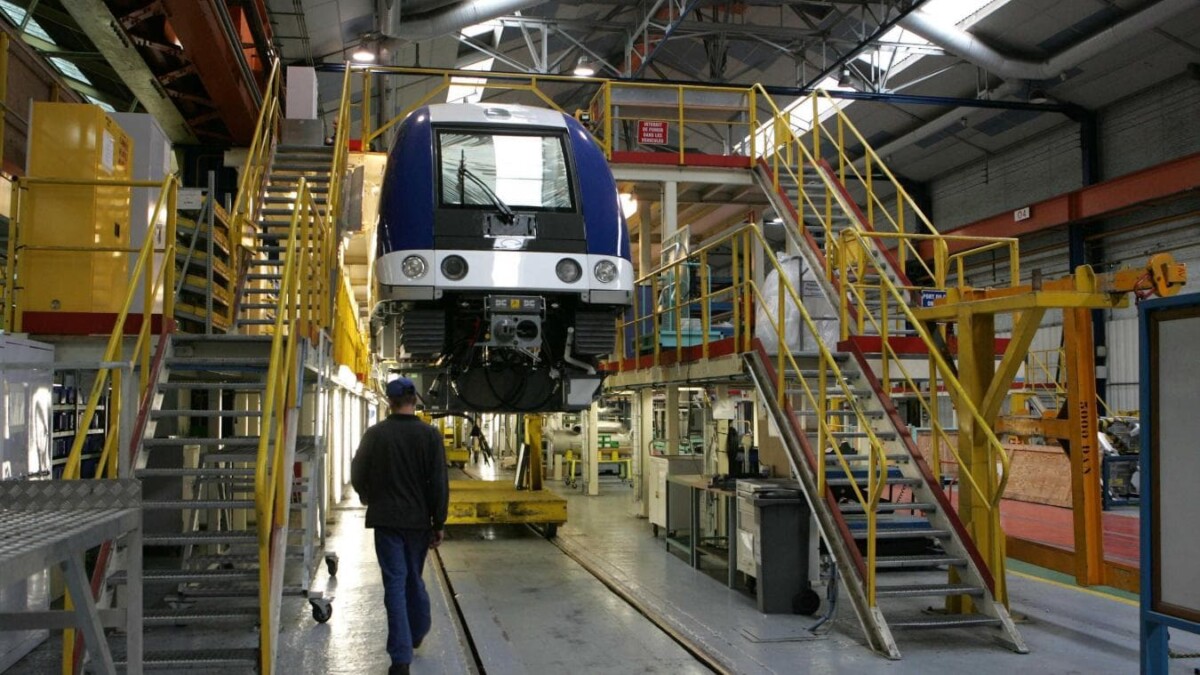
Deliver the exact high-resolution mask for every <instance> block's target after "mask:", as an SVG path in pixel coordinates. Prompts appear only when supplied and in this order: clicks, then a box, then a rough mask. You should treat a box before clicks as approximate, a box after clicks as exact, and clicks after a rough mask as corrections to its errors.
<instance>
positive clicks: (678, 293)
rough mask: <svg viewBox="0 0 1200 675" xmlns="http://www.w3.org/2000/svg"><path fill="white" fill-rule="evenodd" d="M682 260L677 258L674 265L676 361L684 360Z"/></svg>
mask: <svg viewBox="0 0 1200 675" xmlns="http://www.w3.org/2000/svg"><path fill="white" fill-rule="evenodd" d="M682 260H684V259H683V258H680V259H679V260H676V261H675V264H674V265H673V271H674V273H675V278H674V279H673V281H674V285H675V292H674V293H673V295H674V296H675V312H674V314H675V316H673V317H672V318H673V319H674V320H675V363H682V362H683V302H682V301H683V283H682V281H681V280H682V279H683V276H682V275H681V274H680V267H681V266H682V265H681V262H680V261H682Z"/></svg>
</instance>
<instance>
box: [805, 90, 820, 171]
mask: <svg viewBox="0 0 1200 675" xmlns="http://www.w3.org/2000/svg"><path fill="white" fill-rule="evenodd" d="M808 97H809V98H811V99H812V137H813V153H812V154H813V161H814V162H819V161H821V118H820V117H819V116H818V114H817V113H818V111H819V109H820V107H819V106H818V105H817V92H815V91H814V92H812V93H811V94H809V95H808Z"/></svg>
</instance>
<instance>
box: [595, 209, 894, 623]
mask: <svg viewBox="0 0 1200 675" xmlns="http://www.w3.org/2000/svg"><path fill="white" fill-rule="evenodd" d="M726 248H728V249H729V250H730V253H729V254H726V253H725V252H724V249H726ZM727 255H728V258H729V264H730V266H731V268H732V270H733V273H732V280H733V283H732V285H731V286H729V287H728V288H725V289H721V290H719V291H716V292H712V291H711V289H710V288H709V286H708V283H706V282H707V280H708V269H709V264H710V260H714V259H720V260H721V261H722V262H724V261H725V258H726V256H727ZM753 261H757V262H758V263H759V264H761V265H762V266H763V268H764V271H765V272H767V273H770V272H771V271H772V270H774V271H775V273H776V277H777V278H778V279H779V291H780V292H779V293H778V297H777V298H776V299H775V300H773V301H772V302H768V300H767V298H766V297H765V296H764V294H763V292H762V290H761V289H760V288H759V286H758V285H757V284H755V282H754V271H753V266H752V265H753ZM697 265H698V273H699V275H700V277H701V282H700V292H699V293H698V295H697V296H696V297H693V298H688V299H684V298H682V297H681V294H680V293H675V294H674V298H673V301H672V302H671V304H669V305H667V306H659V305H658V304H657V302H655V305H654V306H653V307H642V306H641V304H642V303H641V302H640V300H641V298H640V294H635V303H634V308H633V316H634V317H635V318H634V319H632V320H625V321H622V322H620V323H619V330H618V335H619V336H620V338H619V345H618V352H617V353H618V354H622V355H624V354H626V345H625V343H624V340H625V334H626V331H632V332H633V334H634V341H635V345H636V347H635V349H634V350H633V359H634V360H635V361H640V359H641V357H640V356H639V355H638V354H639V353H640V351H642V350H643V349H646V348H647V346H646V345H645V343H644V341H643V338H647V337H648V338H650V339H651V340H653V347H652V349H653V356H652V358H653V359H654V365H664V364H665V363H667V361H668V359H667V358H665V357H667V356H668V355H669V354H670V352H668V351H665V350H663V349H662V347H661V344H662V337H663V336H662V332H661V330H659V328H658V327H659V326H663V325H664V324H666V327H670V328H672V329H673V330H674V331H675V347H674V350H673V352H674V357H675V361H676V362H679V361H680V360H682V358H683V349H684V348H683V342H684V340H685V333H687V332H688V330H689V329H688V328H687V327H688V326H690V325H691V321H690V320H689V321H688V322H687V323H684V320H683V319H682V318H681V317H682V315H683V314H684V313H685V312H686V313H688V314H689V315H690V314H693V313H695V311H696V310H697V309H698V310H699V312H700V314H701V329H700V331H699V339H698V340H697V341H696V343H697V344H696V345H694V346H697V347H699V348H700V350H701V354H702V355H703V356H704V357H707V356H708V355H709V354H710V352H711V350H712V349H713V343H714V342H715V340H713V339H712V338H711V337H710V328H711V326H712V320H713V318H714V317H713V316H712V311H711V305H712V304H713V303H714V302H723V301H725V302H729V303H730V304H731V309H730V311H729V317H730V318H731V319H732V324H731V325H732V329H733V334H732V336H731V339H732V344H733V348H734V351H735V352H738V353H745V352H750V351H752V350H754V349H755V347H754V346H753V340H754V336H755V332H754V328H753V327H752V326H753V318H752V317H753V316H754V314H753V312H754V311H755V308H756V307H757V308H762V309H764V310H767V311H765V312H763V313H762V314H760V315H759V316H765V317H766V320H767V323H768V324H769V328H768V327H766V326H759V327H758V328H759V329H760V330H762V331H768V330H769V332H770V333H771V334H773V335H774V337H775V339H776V345H777V349H776V353H775V354H774V355H773V360H774V363H773V364H770V363H768V364H767V365H768V366H772V367H773V370H774V374H773V377H774V381H773V385H774V393H775V397H776V401H777V402H778V403H779V404H781V405H784V404H790V405H792V406H793V407H792V410H797V409H802V410H805V411H811V412H813V413H815V415H814V419H815V424H816V430H815V431H816V436H817V441H816V443H815V444H813V446H812V448H811V450H812V453H813V456H812V458H811V460H812V464H814V466H813V470H814V472H815V473H816V477H817V490H818V492H819V493H820V494H821V495H822V496H824V495H825V494H826V493H827V480H826V468H827V466H826V464H827V457H831V458H834V459H836V462H837V466H839V467H840V468H841V469H842V471H843V472H844V473H845V475H846V476H847V477H853V476H854V475H855V474H854V471H855V470H854V469H852V468H851V466H850V462H852V461H857V460H861V458H862V457H866V459H867V460H868V463H869V464H868V478H867V486H866V490H865V491H864V490H863V489H861V488H860V486H859V485H858V484H857V481H856V480H852V481H851V483H850V491H851V493H852V494H853V498H854V499H855V500H857V501H858V502H859V503H860V504H861V505H862V506H863V513H864V515H865V518H866V521H867V532H868V538H867V553H866V558H865V560H864V561H863V565H862V568H863V569H862V571H863V576H864V579H865V581H866V586H867V595H868V598H869V602H870V603H871V605H875V591H876V560H877V553H876V545H875V533H876V528H877V523H878V521H877V518H878V506H879V502H880V499H881V497H882V494H883V490H884V487H885V486H886V485H887V474H888V460H887V453H886V452H885V450H884V446H883V443H882V442H881V441H880V440H879V438H878V437H876V435H875V432H874V430H873V429H872V428H871V420H870V418H869V417H868V416H867V415H866V413H865V412H864V411H863V409H862V408H861V407H860V406H859V404H858V402H857V398H856V395H855V392H854V391H853V390H852V388H851V387H850V385H849V383H848V382H847V380H846V378H845V377H844V376H843V374H842V370H841V368H840V366H839V365H838V362H837V360H836V359H835V358H834V357H833V353H832V352H831V351H830V350H829V348H828V347H827V346H826V345H825V344H824V343H823V342H822V341H821V339H820V338H816V337H815V336H819V335H820V332H819V330H818V326H817V323H816V320H815V319H814V318H813V317H812V316H811V314H810V313H809V311H808V309H807V308H806V306H805V304H804V302H803V301H802V300H801V297H800V294H799V290H798V289H797V288H796V287H795V285H794V284H793V283H792V282H791V280H790V279H789V278H788V273H787V272H786V271H785V270H784V268H783V267H782V266H781V265H780V263H779V261H778V260H776V258H775V256H774V254H773V253H772V252H771V249H770V246H768V244H767V242H766V240H765V239H764V238H763V236H762V232H761V230H759V229H758V227H757V226H754V225H744V226H741V227H739V228H737V229H735V230H733V231H731V232H729V233H726V234H724V235H722V236H720V237H718V238H716V239H714V240H713V241H711V242H709V243H707V244H705V245H704V246H703V247H701V248H699V249H698V250H696V251H694V252H692V253H690V254H689V255H688V256H687V257H686V258H684V259H680V260H677V261H674V262H671V263H667V264H665V265H662V266H660V267H658V268H657V269H655V270H652V271H650V272H649V273H648V274H645V275H643V276H642V277H641V278H640V279H639V280H638V281H637V286H639V287H642V288H645V287H650V288H652V289H653V290H654V293H653V296H654V298H657V297H658V293H657V291H658V289H659V288H660V285H661V284H663V283H664V282H663V278H664V277H667V278H669V279H670V280H671V281H670V283H673V284H679V283H680V280H681V279H683V278H684V276H685V275H691V274H692V272H691V270H692V269H693V268H695V267H696V266H697ZM772 312H774V315H772ZM793 313H795V314H796V315H798V316H799V317H800V319H801V321H802V324H803V326H804V327H805V328H807V329H808V331H809V332H810V334H811V335H812V336H814V337H815V345H814V349H813V350H812V352H811V354H808V355H804V356H798V355H796V354H793V353H792V352H791V350H790V349H788V348H787V346H786V345H787V344H788V341H787V339H786V338H787V322H786V321H785V320H784V319H783V318H782V317H785V316H788V315H789V314H793ZM646 324H649V326H647V325H646ZM722 339H728V338H722ZM767 358H771V356H770V355H768V356H767ZM810 361H811V363H810ZM802 366H807V369H805V368H803V367H802ZM811 370H815V371H816V373H815V377H816V384H815V385H813V384H812V383H811V382H809V379H811V378H812V373H810V372H808V371H811ZM806 375H807V377H806ZM833 399H841V401H842V402H843V408H842V409H843V410H845V409H850V410H852V411H853V412H854V415H853V419H854V420H855V421H857V426H858V428H859V429H860V430H861V431H862V432H863V433H864V434H865V438H863V439H862V442H861V443H860V444H859V445H860V447H859V448H858V450H865V451H866V454H865V455H863V454H861V453H855V456H848V455H847V454H845V453H844V452H843V450H842V448H841V447H840V444H839V443H837V442H835V440H834V439H835V437H834V435H833V431H832V429H831V423H830V420H829V415H828V414H827V413H828V412H829V411H830V408H829V407H828V406H829V403H830V401H831V400H833ZM842 423H843V424H844V423H845V420H843V421H842ZM800 433H804V431H803V430H802V431H801V432H800ZM863 446H865V447H863Z"/></svg>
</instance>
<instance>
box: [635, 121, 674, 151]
mask: <svg viewBox="0 0 1200 675" xmlns="http://www.w3.org/2000/svg"><path fill="white" fill-rule="evenodd" d="M669 129H670V126H669V125H668V124H667V123H666V122H664V121H662V120H638V123H637V142H638V144H639V145H666V143H667V131H668V130H669Z"/></svg>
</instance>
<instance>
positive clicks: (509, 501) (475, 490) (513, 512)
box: [446, 480, 567, 534]
mask: <svg viewBox="0 0 1200 675" xmlns="http://www.w3.org/2000/svg"><path fill="white" fill-rule="evenodd" d="M565 522H567V500H566V498H564V497H560V496H559V495H556V494H554V493H553V492H550V491H549V490H518V489H516V488H515V487H513V485H512V483H511V482H509V481H484V480H452V481H450V512H449V517H448V518H447V519H446V524H447V525H493V524H503V525H525V524H528V525H546V526H552V527H553V529H557V527H558V526H559V525H561V524H563V523H565ZM548 534H549V532H548Z"/></svg>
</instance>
